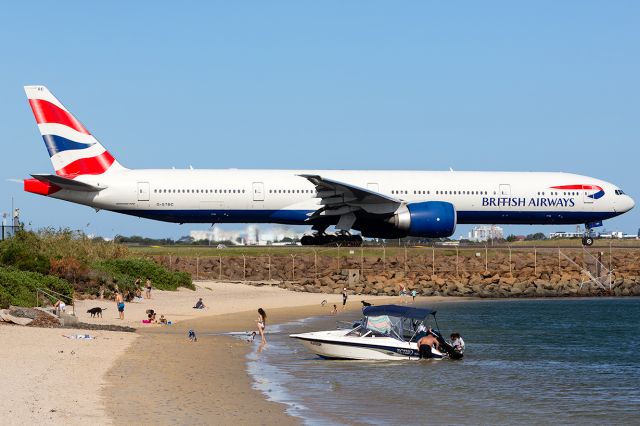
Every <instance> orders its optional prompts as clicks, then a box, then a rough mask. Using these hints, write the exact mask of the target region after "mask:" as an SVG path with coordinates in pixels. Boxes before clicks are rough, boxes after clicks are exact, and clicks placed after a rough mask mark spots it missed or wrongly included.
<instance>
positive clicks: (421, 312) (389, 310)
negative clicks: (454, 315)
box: [362, 305, 436, 321]
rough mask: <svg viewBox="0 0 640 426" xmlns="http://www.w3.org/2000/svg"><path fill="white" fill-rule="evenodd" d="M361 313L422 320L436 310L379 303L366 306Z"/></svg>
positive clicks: (433, 313)
mask: <svg viewBox="0 0 640 426" xmlns="http://www.w3.org/2000/svg"><path fill="white" fill-rule="evenodd" d="M362 313H363V314H364V315H365V316H367V317H376V316H382V315H388V316H392V317H403V318H411V319H414V320H420V321H423V320H424V319H425V318H427V317H428V316H429V315H435V314H436V311H432V310H431V309H421V308H410V307H408V306H398V305H380V306H367V307H366V308H364V309H363V310H362Z"/></svg>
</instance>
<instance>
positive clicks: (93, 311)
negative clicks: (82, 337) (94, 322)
mask: <svg viewBox="0 0 640 426" xmlns="http://www.w3.org/2000/svg"><path fill="white" fill-rule="evenodd" d="M106 310H107V308H91V309H89V310H88V311H87V313H88V314H91V318H94V317H96V316H98V317H100V318H102V311H106Z"/></svg>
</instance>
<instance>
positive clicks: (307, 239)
mask: <svg viewBox="0 0 640 426" xmlns="http://www.w3.org/2000/svg"><path fill="white" fill-rule="evenodd" d="M315 243H316V239H315V238H314V237H313V236H312V235H303V236H302V238H300V244H302V245H303V246H312V245H314V244H315Z"/></svg>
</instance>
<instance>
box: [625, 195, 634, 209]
mask: <svg viewBox="0 0 640 426" xmlns="http://www.w3.org/2000/svg"><path fill="white" fill-rule="evenodd" d="M626 201H627V202H626V210H625V211H626V212H628V211H629V210H631V209H632V208H634V207H635V206H636V202H635V201H633V198H631V197H629V196H628V195H627V200H626Z"/></svg>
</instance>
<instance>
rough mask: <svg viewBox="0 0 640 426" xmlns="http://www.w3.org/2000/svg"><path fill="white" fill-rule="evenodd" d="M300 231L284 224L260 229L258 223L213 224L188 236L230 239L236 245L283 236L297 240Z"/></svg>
mask: <svg viewBox="0 0 640 426" xmlns="http://www.w3.org/2000/svg"><path fill="white" fill-rule="evenodd" d="M302 235H303V234H302V233H299V232H296V231H294V230H293V229H291V228H289V227H286V226H274V227H269V228H268V229H265V230H261V229H260V227H259V226H258V225H248V226H247V227H246V228H245V229H243V230H239V229H221V228H219V227H216V226H214V227H213V228H211V229H208V230H193V231H190V232H189V236H190V237H191V238H193V240H194V241H231V242H232V243H234V244H237V245H268V244H273V243H275V242H277V241H282V240H283V239H285V238H290V239H292V240H299V239H300V238H301V237H302Z"/></svg>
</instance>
